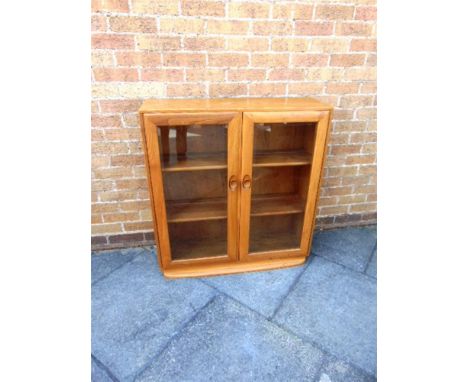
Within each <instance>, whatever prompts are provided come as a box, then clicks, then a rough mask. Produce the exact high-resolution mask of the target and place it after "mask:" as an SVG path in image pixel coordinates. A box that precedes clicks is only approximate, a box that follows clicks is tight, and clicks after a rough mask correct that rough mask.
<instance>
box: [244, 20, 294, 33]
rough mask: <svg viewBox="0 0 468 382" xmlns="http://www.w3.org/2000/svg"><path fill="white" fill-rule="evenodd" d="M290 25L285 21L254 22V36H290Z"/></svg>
mask: <svg viewBox="0 0 468 382" xmlns="http://www.w3.org/2000/svg"><path fill="white" fill-rule="evenodd" d="M291 31H292V24H291V23H290V22H287V21H254V22H253V34H254V35H265V36H270V35H280V36H282V35H285V34H291Z"/></svg>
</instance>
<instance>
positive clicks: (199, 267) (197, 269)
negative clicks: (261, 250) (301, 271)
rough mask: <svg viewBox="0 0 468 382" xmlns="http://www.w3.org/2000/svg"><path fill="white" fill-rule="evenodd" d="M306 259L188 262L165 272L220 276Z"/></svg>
mask: <svg viewBox="0 0 468 382" xmlns="http://www.w3.org/2000/svg"><path fill="white" fill-rule="evenodd" d="M305 260H306V257H305V256H295V257H289V258H284V259H282V258H277V259H267V260H252V261H248V262H241V261H236V262H218V263H211V264H190V265H188V264H187V265H182V266H176V267H170V268H166V269H163V274H164V276H165V277H167V278H169V279H178V278H186V277H209V276H220V275H228V274H235V273H245V272H259V271H269V270H273V269H284V268H291V267H297V266H300V265H302V264H304V262H305Z"/></svg>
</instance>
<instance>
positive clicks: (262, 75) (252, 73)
mask: <svg viewBox="0 0 468 382" xmlns="http://www.w3.org/2000/svg"><path fill="white" fill-rule="evenodd" d="M228 79H229V81H263V80H265V79H266V70H265V69H232V70H229V71H228Z"/></svg>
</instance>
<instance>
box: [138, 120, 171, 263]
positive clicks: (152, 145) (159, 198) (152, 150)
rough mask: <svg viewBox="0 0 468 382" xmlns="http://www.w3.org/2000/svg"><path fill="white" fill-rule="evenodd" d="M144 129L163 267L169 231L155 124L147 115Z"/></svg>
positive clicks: (165, 259)
mask: <svg viewBox="0 0 468 382" xmlns="http://www.w3.org/2000/svg"><path fill="white" fill-rule="evenodd" d="M143 125H144V130H145V138H146V139H145V143H146V144H145V150H146V152H147V156H148V169H149V170H148V171H149V174H150V179H151V194H152V198H153V206H154V207H153V213H154V216H155V217H156V220H155V221H156V229H157V234H158V249H159V256H160V258H161V264H162V266H163V267H167V266H168V265H169V263H170V261H171V256H170V254H171V248H170V244H169V232H168V227H167V216H166V205H165V201H164V200H165V198H164V189H163V183H162V175H161V162H160V155H159V143H158V134H157V131H156V125H155V123H153V122H152V121H151V120H150V119H149V118H148V117H147V116H143Z"/></svg>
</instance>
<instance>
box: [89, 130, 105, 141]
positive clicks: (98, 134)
mask: <svg viewBox="0 0 468 382" xmlns="http://www.w3.org/2000/svg"><path fill="white" fill-rule="evenodd" d="M102 140H104V132H103V131H102V130H96V129H91V141H92V142H96V141H102Z"/></svg>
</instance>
